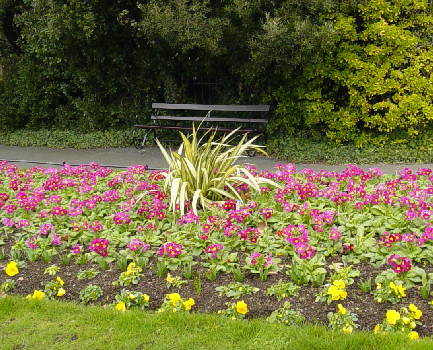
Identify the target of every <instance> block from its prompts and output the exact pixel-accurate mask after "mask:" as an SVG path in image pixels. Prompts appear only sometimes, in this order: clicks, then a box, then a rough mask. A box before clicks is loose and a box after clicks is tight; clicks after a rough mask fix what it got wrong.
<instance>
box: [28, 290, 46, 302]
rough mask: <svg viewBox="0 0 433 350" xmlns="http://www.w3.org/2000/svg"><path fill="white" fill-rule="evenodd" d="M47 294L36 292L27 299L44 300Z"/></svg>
mask: <svg viewBox="0 0 433 350" xmlns="http://www.w3.org/2000/svg"><path fill="white" fill-rule="evenodd" d="M44 296H45V294H44V292H42V291H40V290H36V289H35V290H34V291H33V294H29V295H27V296H26V298H27V299H35V300H42V299H43V298H44Z"/></svg>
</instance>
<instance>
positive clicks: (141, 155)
mask: <svg viewBox="0 0 433 350" xmlns="http://www.w3.org/2000/svg"><path fill="white" fill-rule="evenodd" d="M0 160H7V161H9V162H10V163H11V164H16V165H17V166H18V167H20V168H27V169H28V168H31V167H34V166H39V165H40V166H42V167H44V168H48V167H54V168H60V167H61V166H62V164H63V163H64V162H66V163H68V164H70V165H79V164H89V163H90V162H95V163H98V164H101V165H104V166H109V167H113V168H123V167H124V168H126V167H129V166H131V165H135V164H143V165H147V166H148V167H149V169H166V168H167V164H166V162H165V159H164V158H163V156H162V154H161V151H160V150H159V148H158V147H146V148H145V149H143V150H137V149H135V148H133V147H128V148H103V149H87V150H76V149H60V148H48V147H16V146H1V145H0ZM240 163H244V164H246V163H248V164H253V165H255V166H256V167H257V168H258V169H260V170H273V169H274V165H275V164H277V163H283V164H285V163H287V162H284V161H279V160H277V159H272V158H267V157H264V156H256V157H245V158H242V159H241V162H240ZM293 164H294V165H295V166H296V168H297V169H298V172H300V171H302V170H303V169H305V168H308V169H312V170H313V171H315V172H318V171H320V170H322V169H324V170H327V171H339V172H340V171H342V170H343V169H344V168H345V167H346V166H347V164H343V165H329V164H323V163H319V164H303V163H293ZM358 166H359V167H360V168H362V169H364V170H368V169H369V168H373V167H378V168H379V169H380V170H382V172H384V173H388V174H395V173H396V172H398V171H400V170H402V169H404V168H407V167H408V168H411V169H412V170H417V169H419V168H423V167H426V168H433V164H362V165H358Z"/></svg>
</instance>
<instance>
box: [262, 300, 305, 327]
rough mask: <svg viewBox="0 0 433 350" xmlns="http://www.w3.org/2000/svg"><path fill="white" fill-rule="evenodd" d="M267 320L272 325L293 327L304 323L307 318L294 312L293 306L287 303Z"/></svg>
mask: <svg viewBox="0 0 433 350" xmlns="http://www.w3.org/2000/svg"><path fill="white" fill-rule="evenodd" d="M266 320H267V321H268V322H270V323H278V324H285V325H288V326H291V325H294V324H299V323H302V322H304V321H305V317H304V315H302V314H301V313H300V312H299V311H297V310H292V309H291V304H290V303H289V302H288V301H286V302H285V303H284V306H283V307H282V308H280V309H278V310H275V311H273V312H272V313H271V314H270V316H269V317H268V318H267V319H266Z"/></svg>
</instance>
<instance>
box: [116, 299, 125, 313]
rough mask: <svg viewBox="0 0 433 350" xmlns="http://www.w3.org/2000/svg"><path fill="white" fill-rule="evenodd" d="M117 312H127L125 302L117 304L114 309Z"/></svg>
mask: <svg viewBox="0 0 433 350" xmlns="http://www.w3.org/2000/svg"><path fill="white" fill-rule="evenodd" d="M114 309H115V310H117V311H121V312H125V311H126V305H125V303H124V302H123V301H121V302H120V303H117V304H116V306H115V307H114Z"/></svg>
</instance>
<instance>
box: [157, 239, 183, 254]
mask: <svg viewBox="0 0 433 350" xmlns="http://www.w3.org/2000/svg"><path fill="white" fill-rule="evenodd" d="M165 253H167V255H168V256H169V257H170V258H174V257H175V256H178V255H179V254H181V253H182V245H181V244H179V243H175V242H171V243H167V244H165V245H164V244H163V245H161V247H160V248H159V256H160V257H161V258H162V257H163V256H164V254H165Z"/></svg>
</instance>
